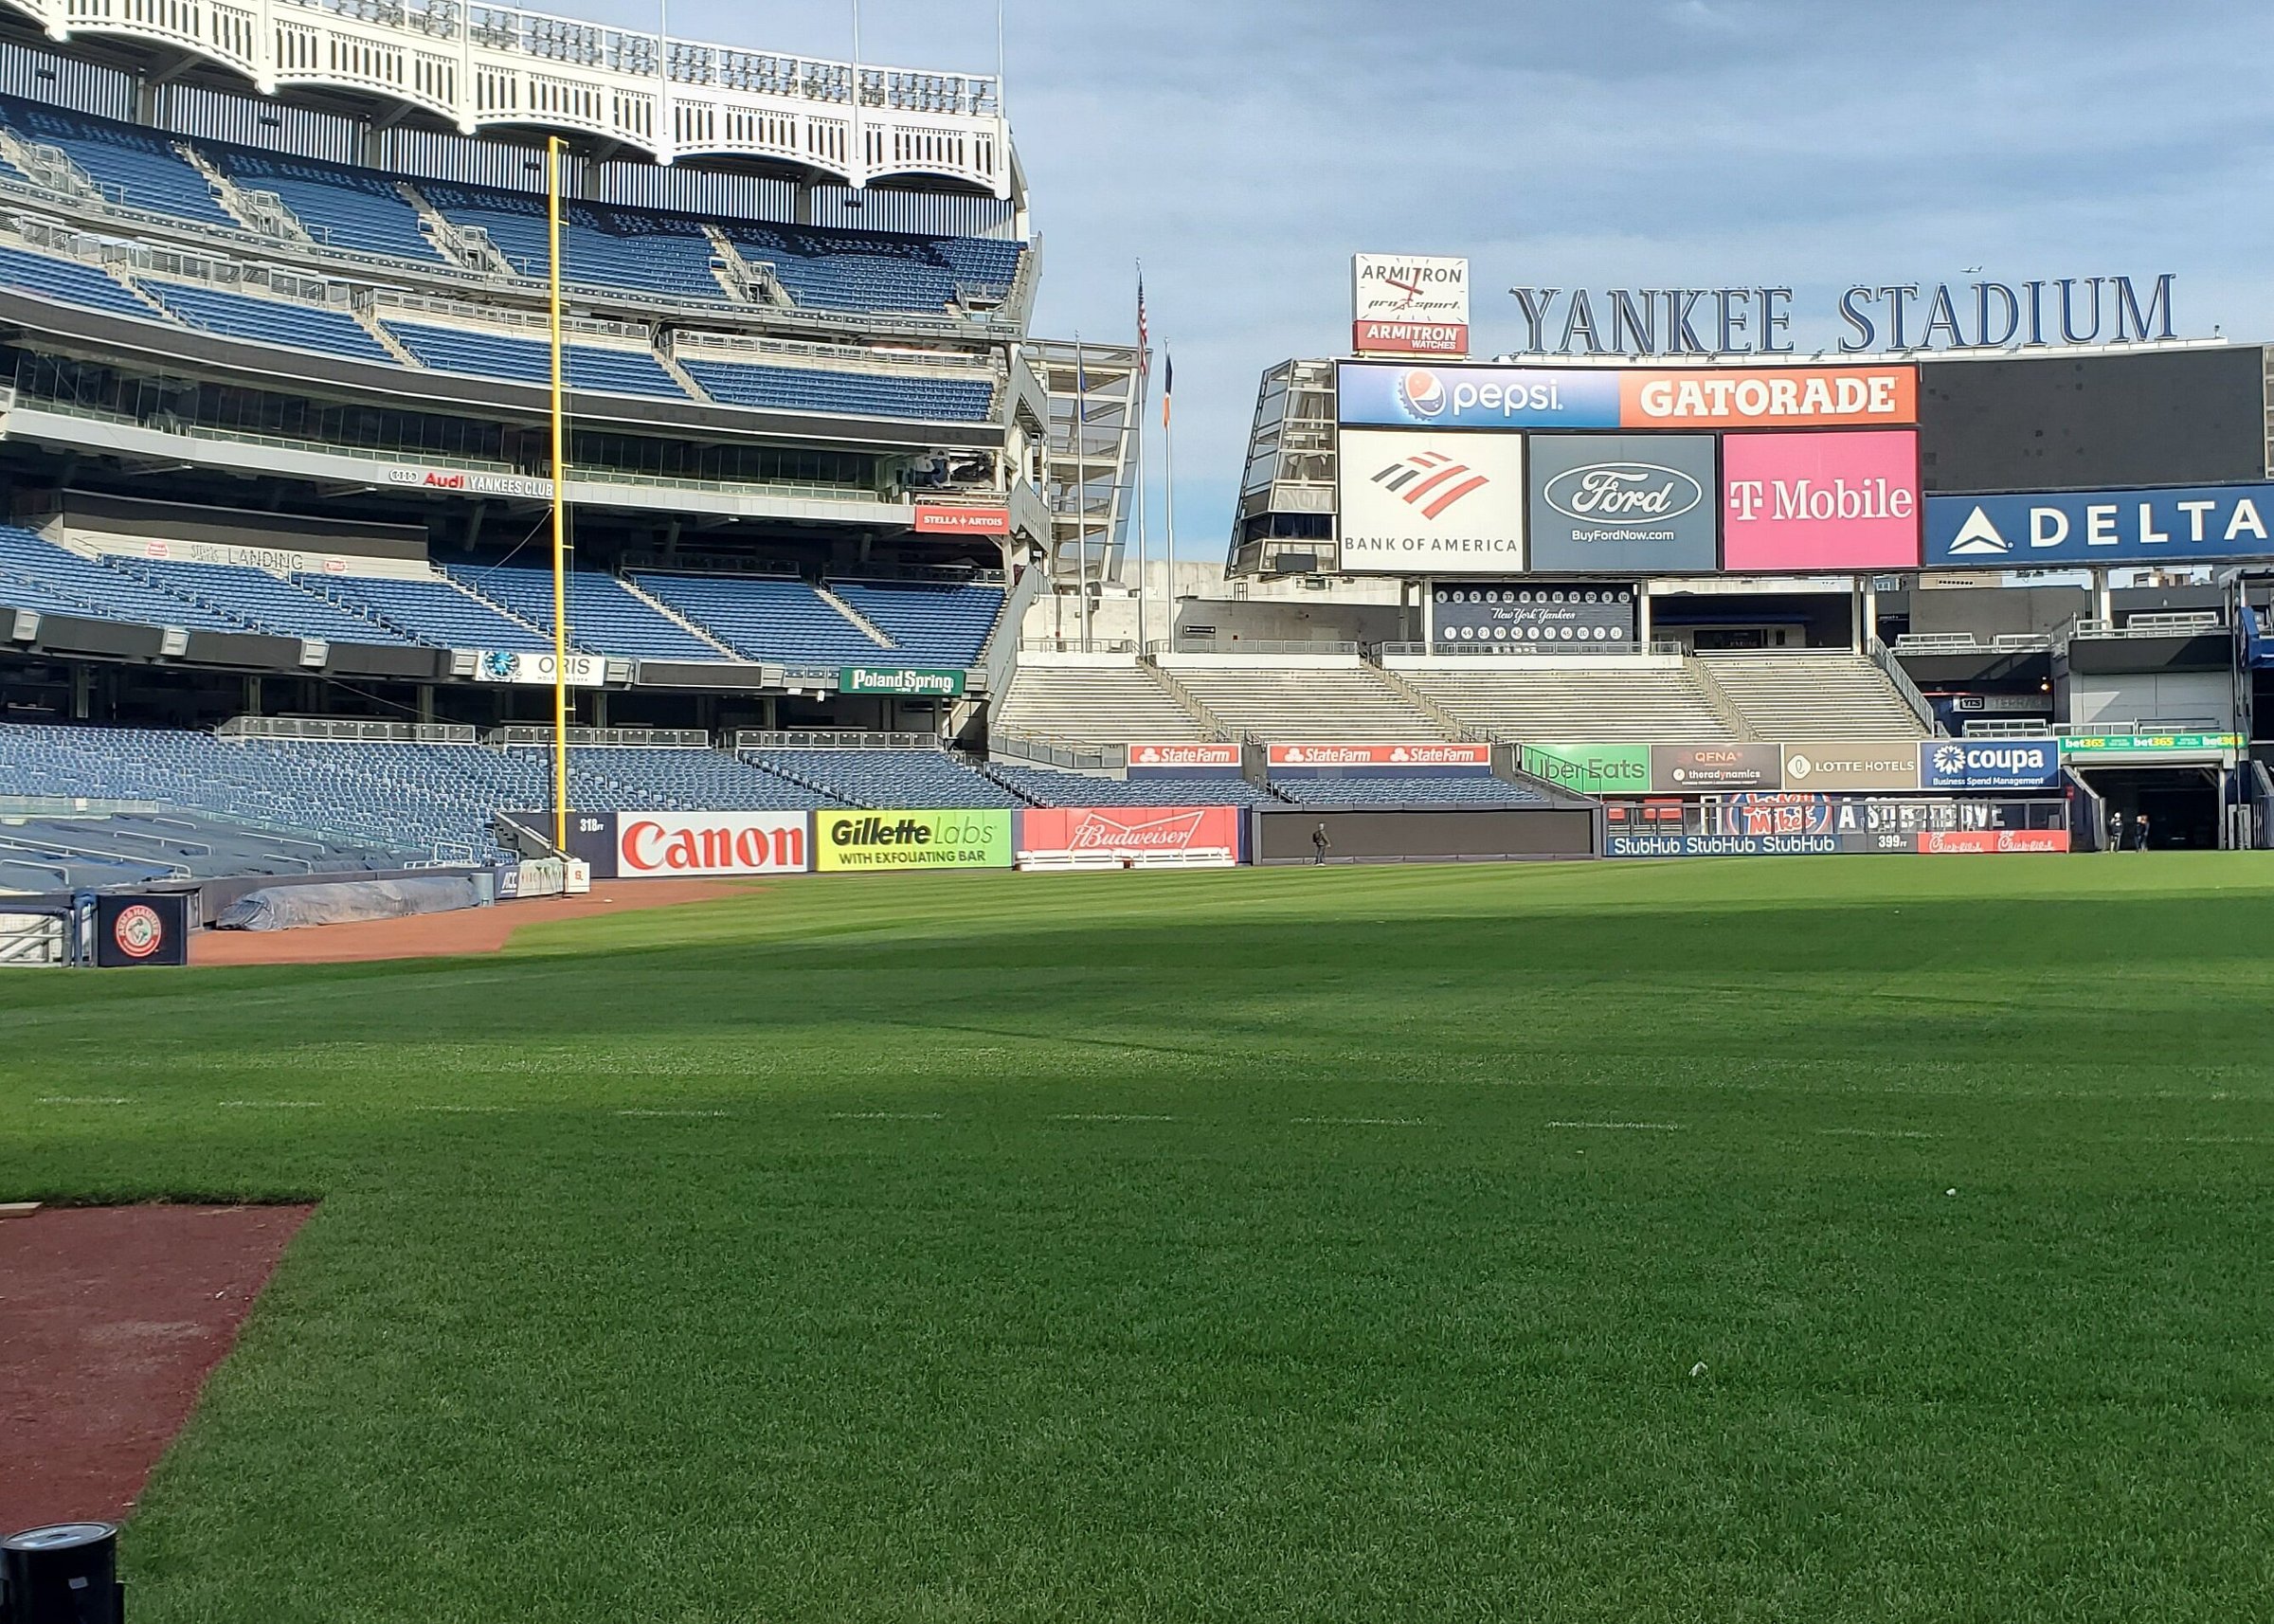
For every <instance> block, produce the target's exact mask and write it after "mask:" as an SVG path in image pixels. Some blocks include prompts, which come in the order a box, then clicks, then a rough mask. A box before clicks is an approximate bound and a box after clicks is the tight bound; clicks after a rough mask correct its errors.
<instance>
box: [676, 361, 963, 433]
mask: <svg viewBox="0 0 2274 1624" xmlns="http://www.w3.org/2000/svg"><path fill="white" fill-rule="evenodd" d="M679 365H680V367H681V368H682V369H683V370H685V371H686V373H687V375H688V376H689V377H691V378H693V379H694V380H695V382H696V383H697V384H700V385H701V386H702V388H703V392H704V393H705V394H707V395H709V396H710V397H711V398H712V399H713V400H715V401H717V402H719V403H720V404H722V405H725V406H756V407H760V408H763V409H765V410H768V411H800V412H839V413H842V414H844V415H845V416H848V417H897V418H923V419H926V420H928V421H931V422H941V423H983V422H984V421H985V420H986V418H987V416H988V414H989V413H990V412H991V411H992V410H993V409H994V405H995V386H994V385H993V384H992V383H989V382H987V381H986V380H984V379H980V378H914V377H898V376H889V375H887V374H884V373H881V372H835V371H826V370H822V369H821V368H818V367H768V366H757V365H752V364H750V363H748V362H742V361H719V360H713V359H711V358H709V357H707V356H701V355H683V356H681V357H680V360H679Z"/></svg>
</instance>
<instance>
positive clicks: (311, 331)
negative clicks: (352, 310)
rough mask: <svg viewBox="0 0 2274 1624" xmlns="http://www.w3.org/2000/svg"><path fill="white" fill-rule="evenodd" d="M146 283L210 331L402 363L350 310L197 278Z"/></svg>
mask: <svg viewBox="0 0 2274 1624" xmlns="http://www.w3.org/2000/svg"><path fill="white" fill-rule="evenodd" d="M142 285H143V286H144V287H145V288H147V289H149V290H150V292H151V293H153V294H154V295H156V296H157V298H158V299H159V300H160V302H162V303H163V304H164V305H165V306H166V308H167V309H169V310H171V311H172V312H173V313H174V314H175V315H176V316H180V317H181V318H182V319H183V320H184V321H186V322H188V323H189V325H190V326H192V327H197V328H202V329H204V330H205V331H206V332H208V333H218V334H222V335H223V336H224V337H227V338H248V339H251V340H252V341H253V342H255V343H258V344H289V345H291V346H292V347H293V348H294V349H296V350H315V351H318V352H322V353H324V354H328V355H344V356H346V357H347V358H348V359H349V360H351V361H373V362H377V363H378V364H379V365H381V366H383V367H391V366H394V365H396V364H397V363H396V361H395V357H394V356H393V354H392V353H391V352H389V351H388V348H387V346H386V345H384V344H382V343H380V342H379V340H378V339H376V338H373V337H372V336H371V335H370V334H369V333H366V332H365V331H364V330H363V326H362V324H361V323H360V322H358V321H357V320H356V319H355V318H354V317H353V316H350V315H349V314H348V313H347V312H346V311H344V310H323V309H319V308H318V307H316V306H315V305H310V304H298V303H296V302H294V301H292V300H289V299H280V298H247V297H246V296H244V295H243V294H234V293H224V292H223V291H222V290H221V289H219V288H211V287H206V286H204V285H203V284H200V283H193V282H167V281H157V280H152V279H149V278H145V279H143V282H142Z"/></svg>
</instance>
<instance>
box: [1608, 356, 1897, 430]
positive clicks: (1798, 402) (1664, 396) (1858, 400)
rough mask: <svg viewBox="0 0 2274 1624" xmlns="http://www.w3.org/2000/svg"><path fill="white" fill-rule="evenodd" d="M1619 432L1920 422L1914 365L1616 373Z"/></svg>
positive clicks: (1893, 425) (1882, 425) (1892, 425)
mask: <svg viewBox="0 0 2274 1624" xmlns="http://www.w3.org/2000/svg"><path fill="white" fill-rule="evenodd" d="M1618 421H1619V425H1620V426H1621V427H1624V428H1901V427H1907V426H1908V425H1910V424H1915V423H1917V422H1918V421H1919V369H1918V368H1916V367H1754V368H1739V369H1730V370H1705V369H1703V368H1697V369H1684V370H1679V371H1675V370H1669V371H1642V370H1637V371H1632V372H1622V373H1621V374H1620V375H1619V380H1618Z"/></svg>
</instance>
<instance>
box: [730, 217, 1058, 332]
mask: <svg viewBox="0 0 2274 1624" xmlns="http://www.w3.org/2000/svg"><path fill="white" fill-rule="evenodd" d="M722 224H723V225H724V226H725V229H726V231H727V234H728V238H729V240H730V241H731V242H732V243H733V244H734V248H735V251H736V252H737V253H739V254H740V255H741V256H742V257H743V258H744V259H746V260H749V261H752V262H763V263H766V264H769V265H771V266H773V268H774V277H775V280H777V281H779V282H780V283H781V284H782V286H783V288H784V290H785V292H787V293H788V294H789V296H790V298H792V299H794V300H795V301H796V302H797V303H798V304H799V305H801V306H803V307H804V308H805V309H808V310H840V311H863V310H907V311H941V310H945V309H946V308H947V304H948V303H949V301H950V300H952V299H953V298H955V292H956V287H957V284H959V283H965V282H969V283H980V284H984V285H987V286H990V287H996V288H1003V287H1007V286H1008V285H1009V283H1010V281H1011V280H1012V278H1014V277H1015V276H1017V275H1018V273H1019V258H1020V254H1022V253H1023V252H1024V251H1025V247H1024V244H1020V243H1013V242H1004V241H1001V240H998V239H994V238H985V237H926V236H918V235H914V234H911V233H907V232H897V231H850V230H839V229H831V228H827V227H822V226H761V225H753V224H750V223H748V222H743V221H735V222H731V223H722Z"/></svg>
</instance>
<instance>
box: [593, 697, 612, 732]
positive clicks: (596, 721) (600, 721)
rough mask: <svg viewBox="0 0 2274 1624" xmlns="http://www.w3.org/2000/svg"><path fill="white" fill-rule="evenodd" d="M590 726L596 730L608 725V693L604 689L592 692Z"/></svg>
mask: <svg viewBox="0 0 2274 1624" xmlns="http://www.w3.org/2000/svg"><path fill="white" fill-rule="evenodd" d="M592 725H593V726H594V727H596V728H605V727H606V726H607V725H608V691H607V690H606V689H605V688H595V689H593V690H592Z"/></svg>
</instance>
